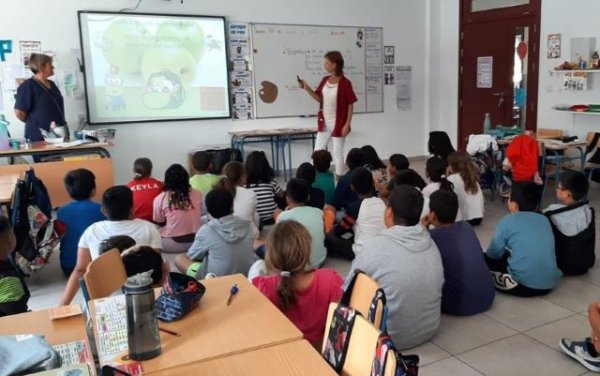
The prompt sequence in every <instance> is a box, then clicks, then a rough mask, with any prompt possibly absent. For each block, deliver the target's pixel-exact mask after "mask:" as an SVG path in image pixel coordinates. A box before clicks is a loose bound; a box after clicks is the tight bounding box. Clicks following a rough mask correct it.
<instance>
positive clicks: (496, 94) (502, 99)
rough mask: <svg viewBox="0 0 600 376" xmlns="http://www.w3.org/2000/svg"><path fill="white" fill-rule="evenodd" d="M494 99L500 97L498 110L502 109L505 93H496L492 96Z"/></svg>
mask: <svg viewBox="0 0 600 376" xmlns="http://www.w3.org/2000/svg"><path fill="white" fill-rule="evenodd" d="M492 95H493V96H494V97H498V108H500V107H502V104H504V97H505V94H504V92H501V93H494V94H492Z"/></svg>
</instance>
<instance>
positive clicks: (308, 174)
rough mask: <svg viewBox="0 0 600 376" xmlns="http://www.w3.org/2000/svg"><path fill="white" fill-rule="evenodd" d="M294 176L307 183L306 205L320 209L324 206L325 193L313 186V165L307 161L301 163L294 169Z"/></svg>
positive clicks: (314, 172) (314, 177)
mask: <svg viewBox="0 0 600 376" xmlns="http://www.w3.org/2000/svg"><path fill="white" fill-rule="evenodd" d="M296 178H298V179H303V180H305V181H306V182H307V183H308V184H309V188H310V192H309V198H308V202H307V203H306V205H308V206H311V207H313V208H317V209H321V210H322V209H323V208H324V207H325V193H323V191H322V190H321V189H320V188H315V187H314V186H313V185H314V184H315V179H316V178H317V170H316V169H315V167H314V166H313V165H311V164H310V163H308V162H304V163H302V164H301V165H300V166H298V169H297V170H296Z"/></svg>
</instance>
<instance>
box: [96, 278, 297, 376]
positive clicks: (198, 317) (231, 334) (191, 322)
mask: <svg viewBox="0 0 600 376" xmlns="http://www.w3.org/2000/svg"><path fill="white" fill-rule="evenodd" d="M202 283H203V284H204V285H205V286H206V293H205V295H204V296H203V297H202V300H200V304H199V306H198V307H196V308H195V309H194V310H193V311H192V312H190V313H189V314H188V315H187V316H186V317H184V318H183V319H182V320H180V321H176V322H173V323H163V322H160V326H161V327H162V328H165V329H168V330H171V331H175V332H177V333H179V334H180V336H179V337H176V336H173V335H171V334H168V333H164V332H161V333H160V340H161V347H162V354H161V355H160V356H158V357H157V358H154V359H151V360H148V361H145V362H143V364H142V367H143V368H144V373H152V372H157V371H162V370H168V369H170V368H173V367H177V366H182V365H187V364H192V363H198V362H203V361H207V360H212V359H216V358H219V357H224V356H229V355H235V354H239V353H243V352H248V351H253V350H257V349H261V348H266V347H270V346H276V345H280V344H283V343H287V342H293V341H297V340H300V339H302V332H300V330H298V328H296V326H295V325H294V324H292V322H291V321H289V320H288V319H287V318H286V317H285V316H284V315H283V314H282V313H281V312H280V311H279V310H278V309H277V308H276V307H275V306H274V305H273V304H271V302H269V300H268V299H267V298H266V297H265V296H264V295H263V294H262V293H261V292H260V291H258V289H256V288H255V287H254V286H253V285H252V284H251V283H250V282H249V281H248V279H247V278H246V277H244V276H243V275H241V274H236V275H233V276H227V277H220V278H215V279H209V280H205V281H202ZM235 283H237V284H238V286H239V293H238V294H237V295H236V296H235V297H234V299H233V301H232V303H231V305H230V306H227V298H228V297H229V290H230V289H231V286H233V284H235ZM89 305H90V311H91V312H92V316H94V313H93V312H94V301H91V302H90V304H89ZM94 321H95V320H94ZM94 324H95V322H94Z"/></svg>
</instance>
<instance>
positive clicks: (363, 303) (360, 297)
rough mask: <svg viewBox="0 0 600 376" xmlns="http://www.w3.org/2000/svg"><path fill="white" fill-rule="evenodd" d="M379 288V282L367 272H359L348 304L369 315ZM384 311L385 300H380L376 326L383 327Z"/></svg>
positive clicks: (362, 313) (364, 314) (365, 315)
mask: <svg viewBox="0 0 600 376" xmlns="http://www.w3.org/2000/svg"><path fill="white" fill-rule="evenodd" d="M379 288H380V286H379V284H378V283H377V282H375V280H373V279H372V278H371V277H369V276H368V275H366V274H365V273H358V274H357V276H356V282H355V283H354V287H353V288H352V293H351V295H350V302H349V303H348V306H349V307H351V308H354V309H355V310H357V311H358V312H360V313H361V315H363V316H364V317H367V316H368V314H369V309H370V308H371V302H372V301H373V298H374V297H375V294H376V293H377V290H379ZM383 313H384V306H383V302H382V301H381V300H380V301H378V302H377V309H376V311H375V320H373V321H374V322H373V325H375V327H376V328H381V321H382V320H383Z"/></svg>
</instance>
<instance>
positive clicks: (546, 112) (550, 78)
mask: <svg viewBox="0 0 600 376" xmlns="http://www.w3.org/2000/svg"><path fill="white" fill-rule="evenodd" d="M576 4H577V9H580V10H584V11H577V12H575V13H573V11H574V8H573V5H574V2H563V1H559V0H544V1H542V27H541V49H540V52H541V54H540V86H539V100H538V106H539V107H538V127H540V128H553V129H562V130H565V131H567V132H568V134H571V135H578V136H580V137H585V135H586V134H587V132H589V131H596V132H597V131H600V126H598V121H599V120H600V117H598V116H592V115H572V114H568V113H560V112H557V111H553V110H552V106H553V105H556V104H579V103H600V74H594V75H593V77H592V78H591V80H590V81H588V84H590V83H591V89H590V90H588V91H583V92H569V91H563V90H562V82H563V81H562V80H563V76H562V75H556V74H552V75H551V73H550V72H551V71H552V70H554V67H556V66H557V65H560V64H561V63H562V62H564V61H565V60H570V56H571V50H570V47H571V38H581V37H595V38H597V41H596V47H597V48H598V49H600V23H599V22H598V17H597V15H598V13H600V2H599V1H597V0H577V2H576ZM569 14H571V15H572V16H565V15H569ZM548 34H562V54H561V58H560V59H547V58H546V56H547V55H546V41H547V37H548Z"/></svg>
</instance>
